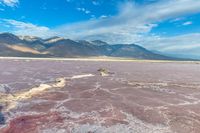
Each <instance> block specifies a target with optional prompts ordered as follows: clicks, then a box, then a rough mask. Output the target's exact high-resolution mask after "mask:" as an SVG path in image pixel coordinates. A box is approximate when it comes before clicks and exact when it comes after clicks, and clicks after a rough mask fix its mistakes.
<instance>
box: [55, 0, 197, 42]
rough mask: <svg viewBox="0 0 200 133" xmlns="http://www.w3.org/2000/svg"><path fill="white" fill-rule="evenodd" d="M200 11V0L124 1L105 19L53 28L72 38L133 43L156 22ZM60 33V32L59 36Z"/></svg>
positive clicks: (154, 25)
mask: <svg viewBox="0 0 200 133" xmlns="http://www.w3.org/2000/svg"><path fill="white" fill-rule="evenodd" d="M197 12H200V1H197V0H168V1H164V0H162V1H160V2H154V3H153V4H147V5H142V6H141V5H137V4H136V3H134V2H126V3H123V4H121V5H120V6H119V13H118V14H117V15H115V16H110V17H107V18H104V19H102V18H98V19H95V20H94V19H93V20H88V21H84V22H79V23H74V24H67V25H63V26H60V27H57V28H56V29H55V30H56V31H57V32H59V33H61V35H63V34H62V33H66V32H67V31H69V32H67V37H70V38H73V39H93V38H96V39H103V40H105V41H108V42H110V43H116V42H118V43H134V42H137V41H138V39H142V37H141V36H142V34H148V33H149V32H150V31H151V29H152V28H154V27H156V26H157V25H156V23H157V22H160V21H164V20H167V19H175V18H178V17H182V16H183V15H188V14H193V13H197ZM63 36H64V35H63Z"/></svg>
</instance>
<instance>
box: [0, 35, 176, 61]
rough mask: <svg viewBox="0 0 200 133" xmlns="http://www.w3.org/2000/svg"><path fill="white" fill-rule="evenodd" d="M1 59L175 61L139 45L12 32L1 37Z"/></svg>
mask: <svg viewBox="0 0 200 133" xmlns="http://www.w3.org/2000/svg"><path fill="white" fill-rule="evenodd" d="M0 56H20V57H21V56H25V57H90V56H109V57H128V58H136V59H162V60H171V59H174V58H171V57H167V56H163V55H160V54H155V53H153V52H151V51H148V50H147V49H145V48H143V47H141V46H138V45H135V44H115V45H110V44H107V43H106V42H103V41H100V40H96V41H91V42H89V41H85V40H82V41H73V40H70V39H64V38H60V37H52V38H49V39H41V38H38V37H29V36H24V37H22V36H16V35H13V34H10V33H2V34H0Z"/></svg>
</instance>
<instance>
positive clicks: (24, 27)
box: [1, 19, 55, 37]
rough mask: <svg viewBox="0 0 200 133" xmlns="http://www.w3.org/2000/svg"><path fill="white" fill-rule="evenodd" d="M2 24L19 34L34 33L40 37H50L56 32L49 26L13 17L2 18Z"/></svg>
mask: <svg viewBox="0 0 200 133" xmlns="http://www.w3.org/2000/svg"><path fill="white" fill-rule="evenodd" d="M1 23H2V24H1V25H2V26H4V27H8V28H9V29H12V32H13V33H15V34H17V35H32V36H40V37H50V36H52V35H54V34H55V33H54V32H53V31H51V30H50V29H49V28H48V27H45V26H37V25H34V24H31V23H25V22H21V21H16V20H12V19H3V20H1Z"/></svg>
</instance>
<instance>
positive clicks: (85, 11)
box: [76, 7, 91, 14]
mask: <svg viewBox="0 0 200 133" xmlns="http://www.w3.org/2000/svg"><path fill="white" fill-rule="evenodd" d="M76 9H77V10H78V11H81V12H84V13H85V14H89V13H91V12H90V11H89V10H87V9H85V8H80V7H79V8H76Z"/></svg>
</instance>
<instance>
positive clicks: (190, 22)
mask: <svg viewBox="0 0 200 133" xmlns="http://www.w3.org/2000/svg"><path fill="white" fill-rule="evenodd" d="M192 23H193V22H192V21H187V22H184V23H183V26H187V25H191V24H192Z"/></svg>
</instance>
